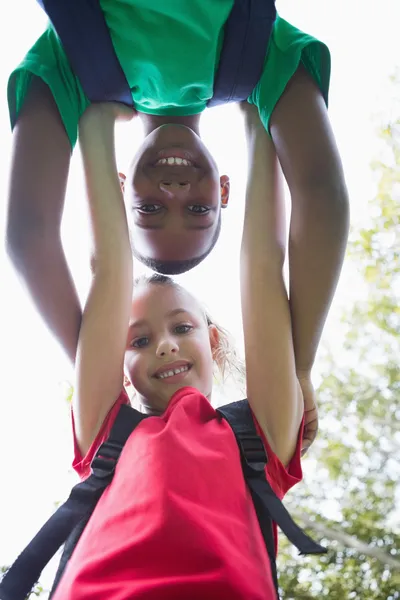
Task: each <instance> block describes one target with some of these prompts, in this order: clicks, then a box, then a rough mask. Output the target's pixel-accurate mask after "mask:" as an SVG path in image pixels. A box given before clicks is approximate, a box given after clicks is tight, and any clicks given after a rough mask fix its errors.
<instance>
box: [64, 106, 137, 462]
mask: <svg viewBox="0 0 400 600" xmlns="http://www.w3.org/2000/svg"><path fill="white" fill-rule="evenodd" d="M116 110H119V109H117V107H116V106H115V105H113V104H111V105H102V104H101V105H97V106H96V105H92V106H91V107H89V109H88V110H87V111H86V113H85V114H84V115H83V117H82V119H81V122H80V128H79V139H80V145H81V149H82V157H83V164H84V171H85V178H86V187H87V195H88V199H89V209H90V210H89V212H90V220H91V228H92V235H93V249H94V251H93V260H92V272H93V275H92V285H91V289H90V291H89V295H88V299H87V301H86V305H85V308H84V311H83V316H82V324H81V328H80V333H79V341H78V350H77V358H76V387H75V395H74V399H73V408H74V421H75V433H76V438H77V441H78V444H79V447H80V450H81V453H82V455H85V454H86V452H87V450H88V449H89V447H90V445H91V443H92V442H93V440H94V439H95V437H96V435H97V433H98V431H99V429H100V427H101V424H102V422H103V421H104V418H105V417H106V415H107V413H108V412H109V410H110V408H111V406H112V405H113V404H114V402H115V400H116V398H117V397H118V395H119V394H120V392H121V389H122V386H123V362H124V354H125V349H126V340H127V331H128V323H129V314H130V306H131V301H132V254H131V248H130V243H129V234H128V225H127V217H126V212H125V206H124V201H123V195H122V192H121V188H120V183H119V177H118V171H117V166H116V161H115V151H114V124H115V119H116V113H115V111H116Z"/></svg>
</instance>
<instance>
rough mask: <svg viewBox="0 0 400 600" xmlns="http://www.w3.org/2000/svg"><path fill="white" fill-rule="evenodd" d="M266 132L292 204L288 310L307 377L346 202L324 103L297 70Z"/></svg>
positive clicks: (344, 225) (345, 223)
mask: <svg viewBox="0 0 400 600" xmlns="http://www.w3.org/2000/svg"><path fill="white" fill-rule="evenodd" d="M271 135H272V138H273V141H274V145H275V148H276V151H277V154H278V158H279V161H280V163H281V166H282V169H283V172H284V175H285V178H286V181H287V183H288V186H289V190H290V195H291V200H292V214H291V220H290V231H289V273H290V310H291V315H292V322H293V340H294V348H295V355H296V369H297V371H298V374H299V377H300V378H303V379H307V378H309V376H310V373H311V369H312V367H313V364H314V360H315V356H316V352H317V349H318V345H319V341H320V339H321V335H322V331H323V327H324V324H325V320H326V317H327V314H328V311H329V307H330V304H331V302H332V298H333V295H334V292H335V289H336V285H337V282H338V279H339V274H340V270H341V268H342V263H343V258H344V252H345V249H346V243H347V236H348V230H349V201H348V194H347V189H346V184H345V179H344V174H343V168H342V164H341V160H340V157H339V153H338V149H337V147H336V142H335V138H334V135H333V132H332V128H331V125H330V123H329V119H328V114H327V110H326V106H325V103H324V100H323V98H322V96H321V93H320V91H319V89H318V88H317V86H316V84H315V82H314V81H313V80H312V78H311V77H310V75H309V74H308V73H307V72H306V71H305V69H304V68H302V67H301V68H300V69H299V70H298V71H297V73H295V75H294V76H293V78H292V80H291V81H290V82H289V84H288V86H287V89H286V90H285V93H284V94H283V96H282V98H281V100H280V101H279V103H278V105H277V107H276V109H275V110H274V113H273V115H272V118H271Z"/></svg>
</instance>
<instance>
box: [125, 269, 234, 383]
mask: <svg viewBox="0 0 400 600" xmlns="http://www.w3.org/2000/svg"><path fill="white" fill-rule="evenodd" d="M139 285H170V286H173V287H175V288H177V289H184V288H183V287H182V286H181V285H179V283H176V281H174V280H173V279H172V278H171V277H168V276H167V275H160V274H159V273H154V274H153V275H150V276H149V277H148V276H145V275H143V276H142V277H139V278H138V279H136V281H135V285H134V287H136V286H139ZM185 291H186V290H185ZM201 308H202V310H203V313H204V318H205V320H206V323H207V325H208V326H210V325H214V327H215V328H216V329H217V331H218V336H219V344H218V347H217V348H216V350H215V351H214V355H213V358H214V363H215V365H216V367H217V373H215V376H216V379H217V380H218V379H221V382H222V383H224V382H225V381H226V379H227V378H228V377H229V376H231V377H232V378H233V379H234V380H235V382H236V383H237V384H238V385H239V387H241V388H243V387H244V382H245V378H246V370H245V365H244V361H243V360H242V359H241V357H240V356H239V354H238V353H237V350H236V348H235V344H234V341H233V339H232V336H231V334H230V333H229V332H228V331H227V330H226V329H224V328H223V327H221V325H218V323H216V322H215V321H214V320H213V319H212V318H211V317H210V315H209V314H208V313H207V311H206V310H204V308H203V307H201ZM218 375H219V377H218Z"/></svg>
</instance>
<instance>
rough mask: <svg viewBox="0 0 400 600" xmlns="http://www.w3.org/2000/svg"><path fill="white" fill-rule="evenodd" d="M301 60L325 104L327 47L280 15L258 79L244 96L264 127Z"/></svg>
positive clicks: (328, 75)
mask: <svg viewBox="0 0 400 600" xmlns="http://www.w3.org/2000/svg"><path fill="white" fill-rule="evenodd" d="M300 63H301V64H303V65H304V67H305V68H306V69H307V71H308V72H309V73H310V75H311V77H313V79H314V80H315V82H316V84H317V85H318V87H319V88H320V90H321V93H322V95H323V97H324V100H325V103H326V105H328V93H329V81H330V72H331V57H330V53H329V49H328V47H327V46H326V45H325V44H323V43H322V42H320V41H319V40H317V39H315V38H314V37H312V36H310V35H308V34H306V33H304V32H302V31H300V30H299V29H297V28H296V27H294V26H293V25H291V24H290V23H288V22H287V21H285V20H284V19H281V18H280V17H279V16H278V17H277V19H276V21H275V25H274V28H273V31H272V34H271V39H270V43H269V47H268V51H267V55H266V58H265V62H264V69H263V73H262V75H261V77H260V81H259V82H258V84H257V85H256V87H255V88H254V90H253V92H252V94H251V95H250V96H249V98H248V99H247V100H248V102H249V103H250V104H255V105H256V106H257V108H258V112H259V115H260V119H261V121H262V123H263V125H264V127H265V129H266V130H267V131H268V133H269V131H270V120H271V115H272V113H273V111H274V108H275V106H276V105H277V103H278V101H279V99H280V97H281V96H282V94H283V92H284V91H285V88H286V86H287V84H288V83H289V80H290V79H291V78H292V77H293V75H294V74H295V72H296V71H297V69H298V67H299V65H300Z"/></svg>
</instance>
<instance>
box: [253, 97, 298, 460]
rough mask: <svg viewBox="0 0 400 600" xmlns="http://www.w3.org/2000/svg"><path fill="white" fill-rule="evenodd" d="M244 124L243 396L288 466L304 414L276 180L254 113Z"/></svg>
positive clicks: (273, 157)
mask: <svg viewBox="0 0 400 600" xmlns="http://www.w3.org/2000/svg"><path fill="white" fill-rule="evenodd" d="M251 108H253V107H251ZM245 122H246V133H247V140H248V150H249V165H248V184H247V191H246V209H245V219H244V230H243V238H242V248H241V297H242V313H243V326H244V340H245V355H246V373H247V395H248V400H249V403H250V405H251V408H252V410H253V412H254V414H255V416H256V418H257V420H258V423H259V424H260V427H261V428H262V430H263V432H264V434H265V436H266V437H267V439H268V442H269V444H270V446H271V448H272V450H273V451H274V452H275V454H276V455H277V456H278V458H279V459H280V460H281V462H282V463H283V464H288V462H289V461H290V459H291V457H292V455H293V453H294V450H295V447H296V443H297V438H298V433H299V426H300V423H301V420H302V417H303V412H304V407H303V396H302V392H301V388H300V386H299V383H298V380H297V376H296V364H295V355H294V348H293V338H292V325H291V318H290V308H289V301H288V295H287V291H286V288H285V283H284V278H283V265H284V259H285V249H286V226H285V210H284V208H285V205H284V195H283V185H282V183H283V182H282V174H281V170H280V166H279V162H278V159H277V156H276V153H275V149H274V145H273V143H272V141H271V139H270V138H269V136H268V134H267V133H266V132H265V130H264V128H263V126H262V124H261V122H260V119H259V117H258V113H257V111H256V109H255V110H254V111H253V110H250V111H248V112H247V113H246V117H245Z"/></svg>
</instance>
